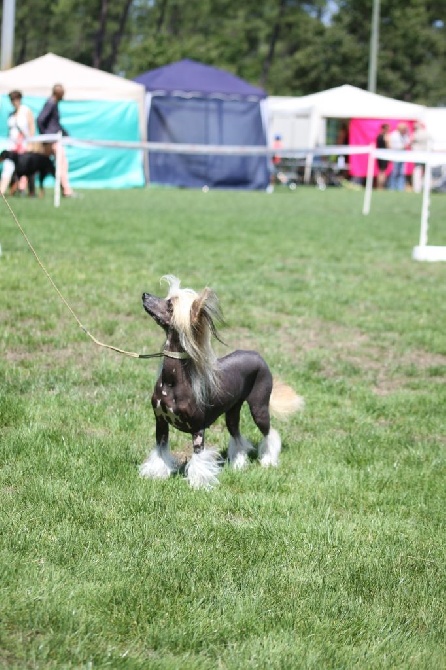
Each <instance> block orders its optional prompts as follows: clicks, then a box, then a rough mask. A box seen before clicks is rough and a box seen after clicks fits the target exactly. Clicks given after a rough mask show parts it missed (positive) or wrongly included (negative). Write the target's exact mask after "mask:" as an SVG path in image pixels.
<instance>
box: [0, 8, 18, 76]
mask: <svg viewBox="0 0 446 670" xmlns="http://www.w3.org/2000/svg"><path fill="white" fill-rule="evenodd" d="M14 24H15V0H3V18H2V48H1V69H2V70H9V68H11V67H12V64H13V55H14Z"/></svg>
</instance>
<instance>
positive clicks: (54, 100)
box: [37, 84, 73, 198]
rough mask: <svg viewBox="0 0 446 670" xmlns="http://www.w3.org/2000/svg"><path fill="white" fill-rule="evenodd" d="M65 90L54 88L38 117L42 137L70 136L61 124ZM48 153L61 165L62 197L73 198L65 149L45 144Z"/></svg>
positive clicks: (60, 85) (56, 144)
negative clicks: (61, 107)
mask: <svg viewBox="0 0 446 670" xmlns="http://www.w3.org/2000/svg"><path fill="white" fill-rule="evenodd" d="M64 95H65V90H64V87H63V86H62V84H55V85H54V86H53V90H52V94H51V97H50V98H48V100H47V101H46V103H45V105H44V106H43V108H42V111H41V112H40V114H39V116H38V117H37V127H38V128H39V132H40V134H41V135H56V134H57V133H62V135H63V136H64V137H66V136H67V135H68V132H67V130H66V129H65V128H64V127H63V126H62V125H61V123H60V116H59V102H60V101H61V100H62V99H63V97H64ZM45 149H46V153H47V154H48V155H54V156H55V158H56V161H59V165H60V185H61V188H62V195H64V196H65V197H67V198H71V197H73V191H72V189H71V186H70V182H69V180H68V161H67V157H66V154H65V149H64V147H63V145H62V144H61V143H60V142H51V143H50V142H49V143H45Z"/></svg>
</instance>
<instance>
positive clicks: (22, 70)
mask: <svg viewBox="0 0 446 670" xmlns="http://www.w3.org/2000/svg"><path fill="white" fill-rule="evenodd" d="M57 83H61V84H63V86H64V88H65V100H136V101H138V102H139V103H140V104H142V105H143V104H144V97H145V90H144V87H143V86H141V85H140V84H137V83H135V82H133V81H129V80H128V79H124V78H123V77H117V76H116V75H114V74H109V73H108V72H103V71H102V70H97V69H95V68H93V67H88V66H87V65H81V64H79V63H75V62H74V61H71V60H69V59H68V58H62V57H61V56H56V55H55V54H53V53H47V54H46V55H45V56H41V57H40V58H35V59H34V60H31V61H29V62H28V63H23V65H17V67H13V68H11V69H10V70H4V71H2V72H0V93H9V91H11V90H13V89H18V90H19V91H22V92H23V94H24V95H30V96H36V97H49V96H50V94H51V89H52V87H53V86H54V84H57Z"/></svg>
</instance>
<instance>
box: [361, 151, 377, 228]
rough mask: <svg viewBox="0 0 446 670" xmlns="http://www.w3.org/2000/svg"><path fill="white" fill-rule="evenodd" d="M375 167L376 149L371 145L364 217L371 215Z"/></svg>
mask: <svg viewBox="0 0 446 670" xmlns="http://www.w3.org/2000/svg"><path fill="white" fill-rule="evenodd" d="M374 167H375V147H374V146H373V144H371V145H370V152H369V159H368V161H367V178H366V181H365V193H364V204H363V207H362V213H363V214H364V215H367V214H370V205H371V203H372V189H373V172H374Z"/></svg>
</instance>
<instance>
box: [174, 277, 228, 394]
mask: <svg viewBox="0 0 446 670" xmlns="http://www.w3.org/2000/svg"><path fill="white" fill-rule="evenodd" d="M162 280H164V281H166V282H167V283H168V285H169V291H168V294H167V298H169V299H170V300H171V301H172V306H173V315H172V326H173V327H174V328H175V330H176V331H177V333H178V335H179V339H180V344H181V346H182V347H183V349H184V350H185V351H186V352H187V353H188V354H189V356H190V358H191V363H192V365H191V383H192V391H193V394H194V398H195V401H196V402H197V404H198V405H199V406H201V407H203V406H204V405H206V403H207V402H208V400H209V397H210V395H211V394H215V393H216V392H217V391H218V389H219V379H218V370H217V356H216V355H215V352H214V350H213V348H212V335H213V334H214V333H215V326H214V322H213V319H214V318H221V317H220V309H219V304H218V298H217V296H216V295H215V293H214V292H213V291H211V290H210V289H207V288H206V289H204V290H203V291H202V292H201V293H197V292H196V291H194V290H193V289H190V288H181V287H180V280H179V279H178V278H177V277H175V276H174V275H165V276H164V277H162Z"/></svg>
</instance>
